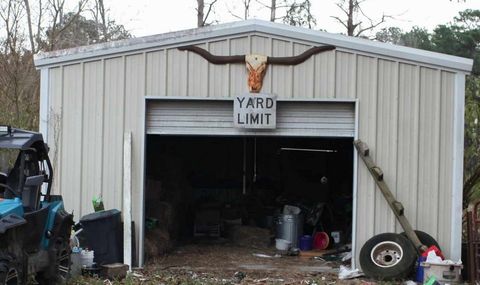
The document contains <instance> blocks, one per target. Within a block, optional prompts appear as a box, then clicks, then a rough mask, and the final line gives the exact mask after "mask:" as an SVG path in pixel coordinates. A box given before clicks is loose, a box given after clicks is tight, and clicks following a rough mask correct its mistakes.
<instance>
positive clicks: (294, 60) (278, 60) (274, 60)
mask: <svg viewBox="0 0 480 285" xmlns="http://www.w3.org/2000/svg"><path fill="white" fill-rule="evenodd" d="M333 49H335V46H321V47H312V48H310V49H307V50H306V51H305V52H303V53H302V54H299V55H296V56H285V57H271V56H269V57H268V58H267V63H269V64H277V65H297V64H300V63H302V62H304V61H305V60H307V59H308V58H309V57H311V56H312V55H315V54H317V53H321V52H324V51H328V50H333Z"/></svg>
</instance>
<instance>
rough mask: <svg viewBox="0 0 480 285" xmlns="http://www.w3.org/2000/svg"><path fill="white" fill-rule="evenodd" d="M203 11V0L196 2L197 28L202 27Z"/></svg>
mask: <svg viewBox="0 0 480 285" xmlns="http://www.w3.org/2000/svg"><path fill="white" fill-rule="evenodd" d="M204 9H205V1H204V0H197V27H199V28H200V27H203V26H204V21H203V17H204V14H203V10H204Z"/></svg>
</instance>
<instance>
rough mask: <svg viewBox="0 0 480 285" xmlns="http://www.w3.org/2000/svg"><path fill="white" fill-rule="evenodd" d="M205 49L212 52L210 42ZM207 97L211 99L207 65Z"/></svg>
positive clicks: (208, 67) (208, 65)
mask: <svg viewBox="0 0 480 285" xmlns="http://www.w3.org/2000/svg"><path fill="white" fill-rule="evenodd" d="M249 38H250V37H249ZM205 49H206V50H208V51H210V42H206V43H205ZM210 52H211V51H210ZM174 95H175V96H178V94H174ZM207 97H211V96H210V64H207Z"/></svg>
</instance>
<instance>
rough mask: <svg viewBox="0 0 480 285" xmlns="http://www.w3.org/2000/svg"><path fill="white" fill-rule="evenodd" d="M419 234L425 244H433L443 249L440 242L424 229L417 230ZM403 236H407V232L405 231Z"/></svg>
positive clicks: (429, 245)
mask: <svg viewBox="0 0 480 285" xmlns="http://www.w3.org/2000/svg"><path fill="white" fill-rule="evenodd" d="M415 233H416V234H417V237H418V239H419V240H420V242H421V243H422V244H423V245H426V246H427V247H431V246H432V245H434V246H436V247H437V248H438V249H439V250H442V249H441V248H440V245H438V242H437V241H436V240H435V239H434V238H433V237H432V236H431V235H429V234H427V233H426V232H422V231H415ZM402 235H403V236H405V237H407V234H406V233H405V232H403V233H402Z"/></svg>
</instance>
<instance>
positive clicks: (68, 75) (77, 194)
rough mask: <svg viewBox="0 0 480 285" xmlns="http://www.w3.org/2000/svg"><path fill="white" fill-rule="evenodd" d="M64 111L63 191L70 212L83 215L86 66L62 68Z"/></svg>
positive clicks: (78, 65) (76, 65)
mask: <svg viewBox="0 0 480 285" xmlns="http://www.w3.org/2000/svg"><path fill="white" fill-rule="evenodd" d="M63 69H64V70H63V75H64V77H63V97H64V100H63V109H64V110H63V112H62V126H63V127H62V142H61V144H62V154H61V157H62V163H61V167H62V170H61V172H62V179H61V182H60V185H61V186H60V187H61V188H62V194H64V196H63V200H64V201H65V206H66V208H67V209H70V210H73V211H74V213H77V214H78V213H81V209H82V197H83V196H82V195H83V193H82V179H81V177H82V161H83V158H84V157H83V146H82V143H81V142H82V127H83V126H82V121H83V120H82V111H83V98H82V95H83V94H82V88H83V86H82V82H83V64H75V65H67V66H65V67H64V68H63ZM67 189H68V190H67Z"/></svg>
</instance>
